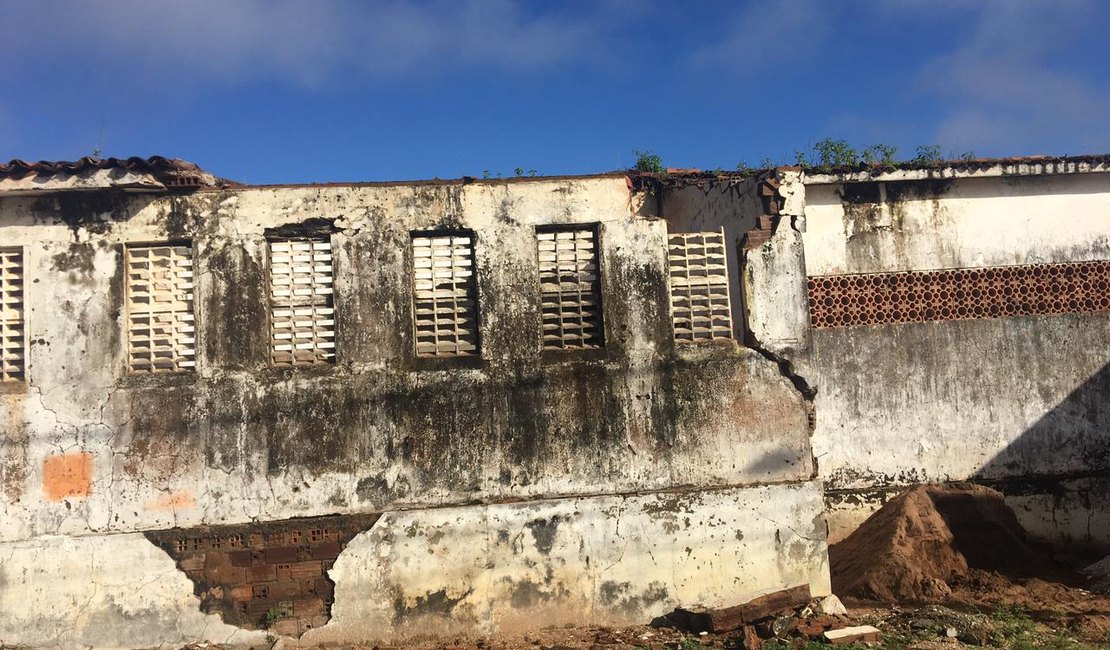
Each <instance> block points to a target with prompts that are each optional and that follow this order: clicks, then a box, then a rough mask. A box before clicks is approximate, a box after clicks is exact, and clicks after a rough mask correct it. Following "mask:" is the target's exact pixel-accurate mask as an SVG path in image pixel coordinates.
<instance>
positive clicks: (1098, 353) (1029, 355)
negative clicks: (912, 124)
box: [796, 167, 1110, 542]
mask: <svg viewBox="0 0 1110 650" xmlns="http://www.w3.org/2000/svg"><path fill="white" fill-rule="evenodd" d="M1040 171H1042V170H1036V169H1031V170H1024V171H1022V172H1021V173H1019V171H1018V170H1011V171H1010V172H1007V171H1005V170H1004V169H1002V168H1001V167H1000V168H998V169H993V170H987V171H986V172H985V173H983V174H981V175H980V174H963V175H960V174H954V173H953V174H944V175H942V174H917V175H913V174H908V175H907V174H903V175H902V176H904V178H902V177H899V178H892V179H890V180H887V181H883V180H881V179H880V180H868V179H853V182H844V179H836V178H829V177H825V178H816V179H810V180H809V184H808V185H807V187H806V204H807V207H806V221H807V225H808V229H807V231H806V233H805V235H804V243H805V264H806V273H807V275H808V276H809V297H810V300H811V315H812V318H813V326H814V329H813V330H812V339H813V340H812V347H811V348H810V350H809V351H808V352H807V353H805V354H800V355H797V357H796V361H797V364H798V366H799V368H800V372H801V373H802V374H803V375H804V376H806V377H807V378H809V379H810V381H811V382H812V383H813V384H814V385H815V387H816V388H817V391H818V392H817V396H816V399H815V405H816V411H817V414H818V417H817V428H816V431H815V434H814V453H815V454H816V456H817V458H818V462H819V466H820V474H821V477H822V479H823V480H824V482H825V487H826V490H827V498H828V502H829V508H830V525H831V528H832V531H831V535H830V539H832V540H833V541H835V540H836V539H838V538H840V537H842V536H844V535H846V534H847V533H848V532H850V531H851V530H852V529H853V528H854V527H855V526H856V525H858V523H859V522H860V521H862V519H863V518H865V517H866V516H867V514H868V513H870V512H871V511H872V510H873V509H875V508H877V507H878V506H879V505H880V504H881V503H882V501H883V500H884V499H885V498H887V497H888V496H889V495H891V494H893V493H896V492H897V490H898V489H900V487H901V486H905V485H907V484H911V483H917V482H925V481H945V480H963V479H969V478H971V479H976V480H981V481H984V482H988V483H991V484H993V485H995V486H997V487H999V488H1000V489H1002V490H1003V491H1004V492H1005V493H1006V494H1007V496H1008V500H1009V502H1010V503H1011V505H1013V506H1014V507H1015V509H1016V510H1017V511H1018V513H1019V515H1020V516H1021V517H1022V518H1023V523H1024V524H1025V525H1026V526H1027V527H1028V528H1030V529H1031V530H1033V531H1035V532H1037V533H1038V534H1041V535H1044V536H1049V537H1057V538H1059V537H1064V538H1070V539H1073V540H1077V541H1087V542H1108V541H1110V514H1108V513H1106V512H1105V509H1104V508H1101V507H1100V505H1099V504H1101V503H1102V502H1104V501H1105V499H1106V497H1107V495H1110V480H1108V478H1107V474H1108V473H1110V442H1108V440H1110V435H1108V434H1110V406H1108V402H1107V399H1106V396H1107V395H1108V394H1110V365H1108V364H1110V346H1108V345H1107V342H1108V341H1110V311H1108V307H1110V305H1107V303H1106V300H1107V296H1110V290H1108V287H1107V282H1108V281H1110V277H1108V276H1107V271H1106V269H1107V266H1108V264H1110V179H1108V178H1107V175H1106V174H1104V173H1099V171H1098V170H1096V171H1094V172H1092V173H1074V174H1051V175H1045V174H1041V173H1040ZM1070 171H1076V170H1074V169H1073V170H1070ZM1011 172H1012V173H1011ZM1026 172H1028V175H1025V173H1026ZM895 176H897V174H896V175H895Z"/></svg>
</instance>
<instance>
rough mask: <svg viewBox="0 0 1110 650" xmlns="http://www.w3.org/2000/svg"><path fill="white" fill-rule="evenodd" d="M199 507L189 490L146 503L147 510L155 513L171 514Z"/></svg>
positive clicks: (165, 495) (172, 493)
mask: <svg viewBox="0 0 1110 650" xmlns="http://www.w3.org/2000/svg"><path fill="white" fill-rule="evenodd" d="M195 507H197V500H196V497H194V496H193V493H192V492H189V491H188V490H182V491H180V492H171V493H170V494H164V495H162V496H160V497H158V498H157V499H152V500H150V501H147V502H146V509H147V510H153V511H155V512H169V511H172V510H189V509H191V508H195Z"/></svg>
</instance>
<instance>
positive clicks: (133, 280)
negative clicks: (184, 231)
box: [125, 243, 196, 374]
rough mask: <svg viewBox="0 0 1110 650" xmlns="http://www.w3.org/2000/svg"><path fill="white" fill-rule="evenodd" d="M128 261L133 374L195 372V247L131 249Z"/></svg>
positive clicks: (156, 246) (186, 245)
mask: <svg viewBox="0 0 1110 650" xmlns="http://www.w3.org/2000/svg"><path fill="white" fill-rule="evenodd" d="M125 257H126V262H125V264H126V268H127V356H128V362H129V366H130V368H131V372H133V373H140V374H150V373H164V372H180V371H188V370H193V369H195V367H196V323H195V322H194V319H193V249H192V246H191V245H190V244H187V243H184V244H154V245H146V244H143V245H129V246H127V248H126V252H125Z"/></svg>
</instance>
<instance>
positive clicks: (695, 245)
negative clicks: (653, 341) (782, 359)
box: [668, 232, 732, 341]
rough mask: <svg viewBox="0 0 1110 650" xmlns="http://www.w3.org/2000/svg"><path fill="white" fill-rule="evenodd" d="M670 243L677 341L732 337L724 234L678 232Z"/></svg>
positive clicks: (669, 251) (671, 238)
mask: <svg viewBox="0 0 1110 650" xmlns="http://www.w3.org/2000/svg"><path fill="white" fill-rule="evenodd" d="M668 244H669V245H668V259H669V263H670V274H671V317H672V319H673V324H674V337H675V339H676V340H678V341H712V340H714V339H727V338H732V308H731V306H730V305H729V298H728V266H727V264H726V260H725V236H724V233H723V232H689V233H674V234H671V235H670V237H669V242H668Z"/></svg>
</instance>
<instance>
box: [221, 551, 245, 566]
mask: <svg viewBox="0 0 1110 650" xmlns="http://www.w3.org/2000/svg"><path fill="white" fill-rule="evenodd" d="M227 559H228V561H229V562H231V566H242V567H247V566H250V565H251V552H250V551H230V552H228V554H227Z"/></svg>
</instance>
